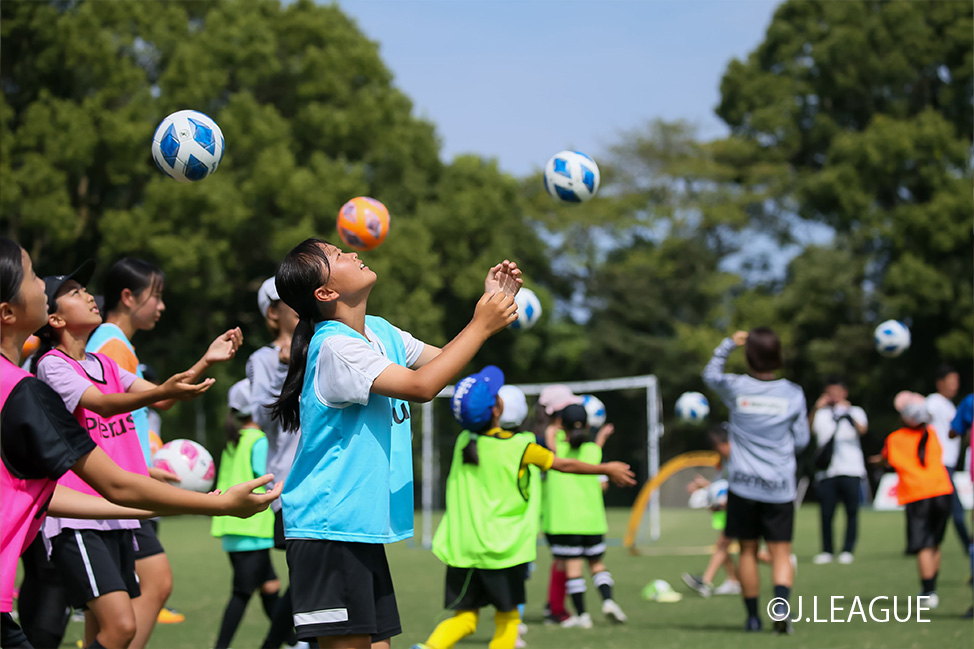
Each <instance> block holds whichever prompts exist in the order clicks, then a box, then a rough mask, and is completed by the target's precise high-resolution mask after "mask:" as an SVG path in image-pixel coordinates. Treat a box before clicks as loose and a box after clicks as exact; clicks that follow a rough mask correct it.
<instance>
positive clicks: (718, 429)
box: [707, 421, 730, 446]
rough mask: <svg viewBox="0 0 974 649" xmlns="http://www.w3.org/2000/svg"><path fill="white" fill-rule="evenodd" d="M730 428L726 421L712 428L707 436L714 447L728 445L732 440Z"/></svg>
mask: <svg viewBox="0 0 974 649" xmlns="http://www.w3.org/2000/svg"><path fill="white" fill-rule="evenodd" d="M728 428H729V424H728V423H727V422H726V421H722V422H720V423H719V424H717V425H716V426H711V427H710V430H708V431H707V436H708V437H710V443H711V444H713V445H714V446H717V445H718V444H726V443H727V442H728V441H729V440H730V433H729V432H728Z"/></svg>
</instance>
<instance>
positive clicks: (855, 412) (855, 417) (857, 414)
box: [849, 406, 869, 433]
mask: <svg viewBox="0 0 974 649" xmlns="http://www.w3.org/2000/svg"><path fill="white" fill-rule="evenodd" d="M849 416H850V417H852V421H854V422H856V423H857V424H859V425H860V426H868V425H869V419H868V418H867V417H866V411H865V410H863V409H862V408H860V407H859V406H852V407H851V408H850V409H849ZM856 432H857V433H858V432H859V431H856Z"/></svg>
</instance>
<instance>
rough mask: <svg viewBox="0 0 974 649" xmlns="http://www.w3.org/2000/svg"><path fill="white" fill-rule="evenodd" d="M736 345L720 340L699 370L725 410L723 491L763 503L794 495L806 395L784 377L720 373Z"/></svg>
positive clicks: (804, 431)
mask: <svg viewBox="0 0 974 649" xmlns="http://www.w3.org/2000/svg"><path fill="white" fill-rule="evenodd" d="M735 347H737V345H735V344H734V341H733V340H731V339H730V338H725V339H724V340H723V342H721V343H720V345H718V346H717V349H715V350H714V356H713V358H711V359H710V362H709V363H707V367H705V368H704V370H703V380H704V383H706V384H707V387H709V388H710V389H711V390H713V391H714V392H716V393H717V394H718V395H719V396H720V399H721V400H722V401H723V402H724V403H725V404H727V407H728V408H729V409H730V422H729V423H730V449H731V450H730V457H729V458H728V460H727V482H728V489H729V490H730V491H732V492H733V493H734V494H736V495H738V496H740V497H741V498H748V499H750V500H757V501H760V502H766V503H785V502H791V501H793V500H794V499H795V471H796V468H797V467H796V462H795V454H796V453H797V452H799V451H801V450H802V449H803V448H805V447H806V446H808V440H809V432H808V413H807V412H806V409H805V394H804V393H803V392H802V389H801V388H800V387H798V386H797V385H796V384H794V383H792V382H791V381H789V380H787V379H776V380H774V381H761V380H758V379H756V378H754V377H753V376H747V375H742V374H724V364H725V363H726V362H727V356H728V355H729V354H730V353H731V351H733V350H734V348H735Z"/></svg>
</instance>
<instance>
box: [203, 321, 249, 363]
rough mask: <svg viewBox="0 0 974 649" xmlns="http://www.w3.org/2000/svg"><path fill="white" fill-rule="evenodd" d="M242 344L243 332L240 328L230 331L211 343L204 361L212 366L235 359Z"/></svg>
mask: <svg viewBox="0 0 974 649" xmlns="http://www.w3.org/2000/svg"><path fill="white" fill-rule="evenodd" d="M242 343H243V332H242V331H240V327H234V328H233V329H229V330H227V331H226V332H225V333H223V334H220V335H219V336H217V338H216V340H214V341H213V342H212V343H210V347H209V349H207V350H206V354H204V355H203V360H204V361H206V362H207V363H208V364H210V365H212V364H213V363H221V362H223V361H228V360H230V359H231V358H233V355H234V354H235V353H236V352H237V350H238V349H239V348H240V345H241V344H242Z"/></svg>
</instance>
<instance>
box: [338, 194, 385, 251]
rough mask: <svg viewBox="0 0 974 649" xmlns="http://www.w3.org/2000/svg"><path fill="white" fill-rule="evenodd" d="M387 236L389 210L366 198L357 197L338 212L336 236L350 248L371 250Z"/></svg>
mask: <svg viewBox="0 0 974 649" xmlns="http://www.w3.org/2000/svg"><path fill="white" fill-rule="evenodd" d="M387 234H389V210H387V209H386V206H385V205H383V204H382V203H380V202H379V201H377V200H375V199H374V198H369V197H368V196H357V197H355V198H353V199H352V200H350V201H348V202H347V203H345V204H344V205H342V209H340V210H339V211H338V236H339V237H341V238H342V241H344V242H345V245H347V246H348V247H350V248H354V249H356V250H372V249H373V248H375V247H376V246H378V245H379V244H380V243H382V242H383V241H385V238H386V235H387Z"/></svg>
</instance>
